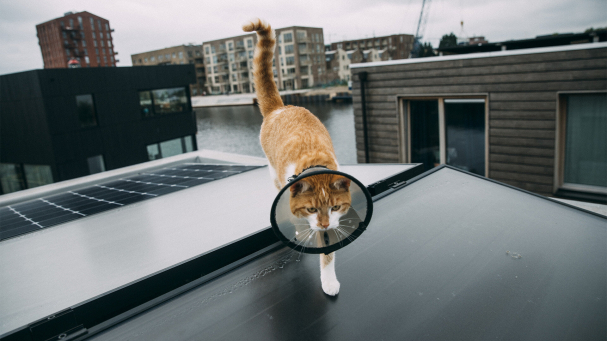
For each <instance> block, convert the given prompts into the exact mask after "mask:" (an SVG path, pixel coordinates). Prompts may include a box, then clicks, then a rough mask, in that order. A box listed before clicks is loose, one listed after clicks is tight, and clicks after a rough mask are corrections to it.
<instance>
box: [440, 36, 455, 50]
mask: <svg viewBox="0 0 607 341" xmlns="http://www.w3.org/2000/svg"><path fill="white" fill-rule="evenodd" d="M454 46H457V37H456V36H455V34H453V32H451V33H450V34H445V35H444V36H443V37H442V38H440V44H438V48H439V49H442V48H445V47H454Z"/></svg>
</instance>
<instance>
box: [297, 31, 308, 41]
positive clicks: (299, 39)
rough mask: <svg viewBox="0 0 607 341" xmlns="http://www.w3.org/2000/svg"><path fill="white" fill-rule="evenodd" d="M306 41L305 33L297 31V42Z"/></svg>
mask: <svg viewBox="0 0 607 341" xmlns="http://www.w3.org/2000/svg"><path fill="white" fill-rule="evenodd" d="M304 39H306V31H297V40H298V41H302V40H304Z"/></svg>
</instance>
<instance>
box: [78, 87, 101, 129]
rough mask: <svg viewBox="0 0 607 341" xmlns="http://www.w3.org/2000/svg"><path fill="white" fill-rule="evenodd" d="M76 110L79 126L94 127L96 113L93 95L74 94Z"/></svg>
mask: <svg viewBox="0 0 607 341" xmlns="http://www.w3.org/2000/svg"><path fill="white" fill-rule="evenodd" d="M76 110H77V112H78V120H79V121H80V126H81V127H94V126H96V125H97V115H96V113H95V102H94V101H93V95H91V94H88V95H78V96H76Z"/></svg>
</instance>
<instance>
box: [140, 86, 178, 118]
mask: <svg viewBox="0 0 607 341" xmlns="http://www.w3.org/2000/svg"><path fill="white" fill-rule="evenodd" d="M139 108H140V110H141V115H142V116H143V117H153V116H159V115H164V114H171V113H179V112H185V111H187V110H188V96H187V90H186V88H171V89H158V90H148V91H140V92H139Z"/></svg>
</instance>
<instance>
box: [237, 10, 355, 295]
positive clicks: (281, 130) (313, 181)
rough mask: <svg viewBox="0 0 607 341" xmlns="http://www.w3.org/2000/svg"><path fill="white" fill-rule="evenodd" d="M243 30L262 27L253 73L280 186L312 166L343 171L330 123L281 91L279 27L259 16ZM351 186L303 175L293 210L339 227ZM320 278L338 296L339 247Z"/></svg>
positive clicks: (266, 146)
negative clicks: (276, 64)
mask: <svg viewBox="0 0 607 341" xmlns="http://www.w3.org/2000/svg"><path fill="white" fill-rule="evenodd" d="M242 29H243V30H244V31H245V32H253V31H255V32H257V37H258V42H257V46H256V48H255V57H254V59H253V63H254V64H253V74H254V77H255V79H254V81H255V89H256V92H257V100H258V103H259V108H260V110H261V114H262V115H263V123H262V125H261V134H260V139H261V146H262V148H263V150H264V152H265V154H266V157H267V158H268V161H269V163H270V166H269V169H270V176H271V177H272V179H273V181H274V185H275V186H276V188H277V189H278V190H280V189H281V188H283V187H284V186H285V185H286V184H287V183H288V180H287V179H288V178H289V177H290V176H292V175H297V174H300V173H301V172H302V171H303V170H304V169H306V168H308V167H311V166H315V165H322V166H325V167H327V168H328V169H332V170H339V165H338V164H337V158H336V157H335V151H334V150H333V143H332V142H331V136H329V132H328V131H327V129H326V128H325V126H324V125H323V124H322V123H321V122H320V120H319V119H318V118H317V117H316V116H314V115H313V114H312V113H311V112H309V111H308V110H306V109H305V108H301V107H295V106H292V105H288V106H285V105H284V103H283V102H282V99H281V98H280V95H279V94H278V90H277V88H276V84H275V83H274V74H273V72H272V58H273V56H274V48H275V45H276V36H275V33H274V30H272V28H271V27H270V25H269V24H268V23H267V22H265V21H262V20H260V19H255V20H252V21H250V22H248V23H246V24H245V25H243V27H242ZM349 187H350V180H349V179H347V178H345V177H343V176H339V175H334V174H323V175H316V176H312V177H308V178H306V179H303V180H301V181H299V182H298V183H296V184H294V185H292V186H291V187H290V189H291V196H290V205H291V212H292V213H293V214H294V215H296V216H298V217H300V218H306V219H307V220H308V222H309V224H310V228H311V229H313V230H317V231H321V230H323V229H330V228H336V227H337V226H339V218H340V217H341V216H342V215H344V214H346V212H347V211H348V209H349V208H350V203H351V198H350V192H349ZM320 279H321V283H322V289H323V291H324V292H325V293H326V294H327V295H331V296H334V295H337V293H338V292H339V287H340V284H339V282H338V281H337V277H336V275H335V252H333V253H331V254H329V255H325V254H321V255H320Z"/></svg>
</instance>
